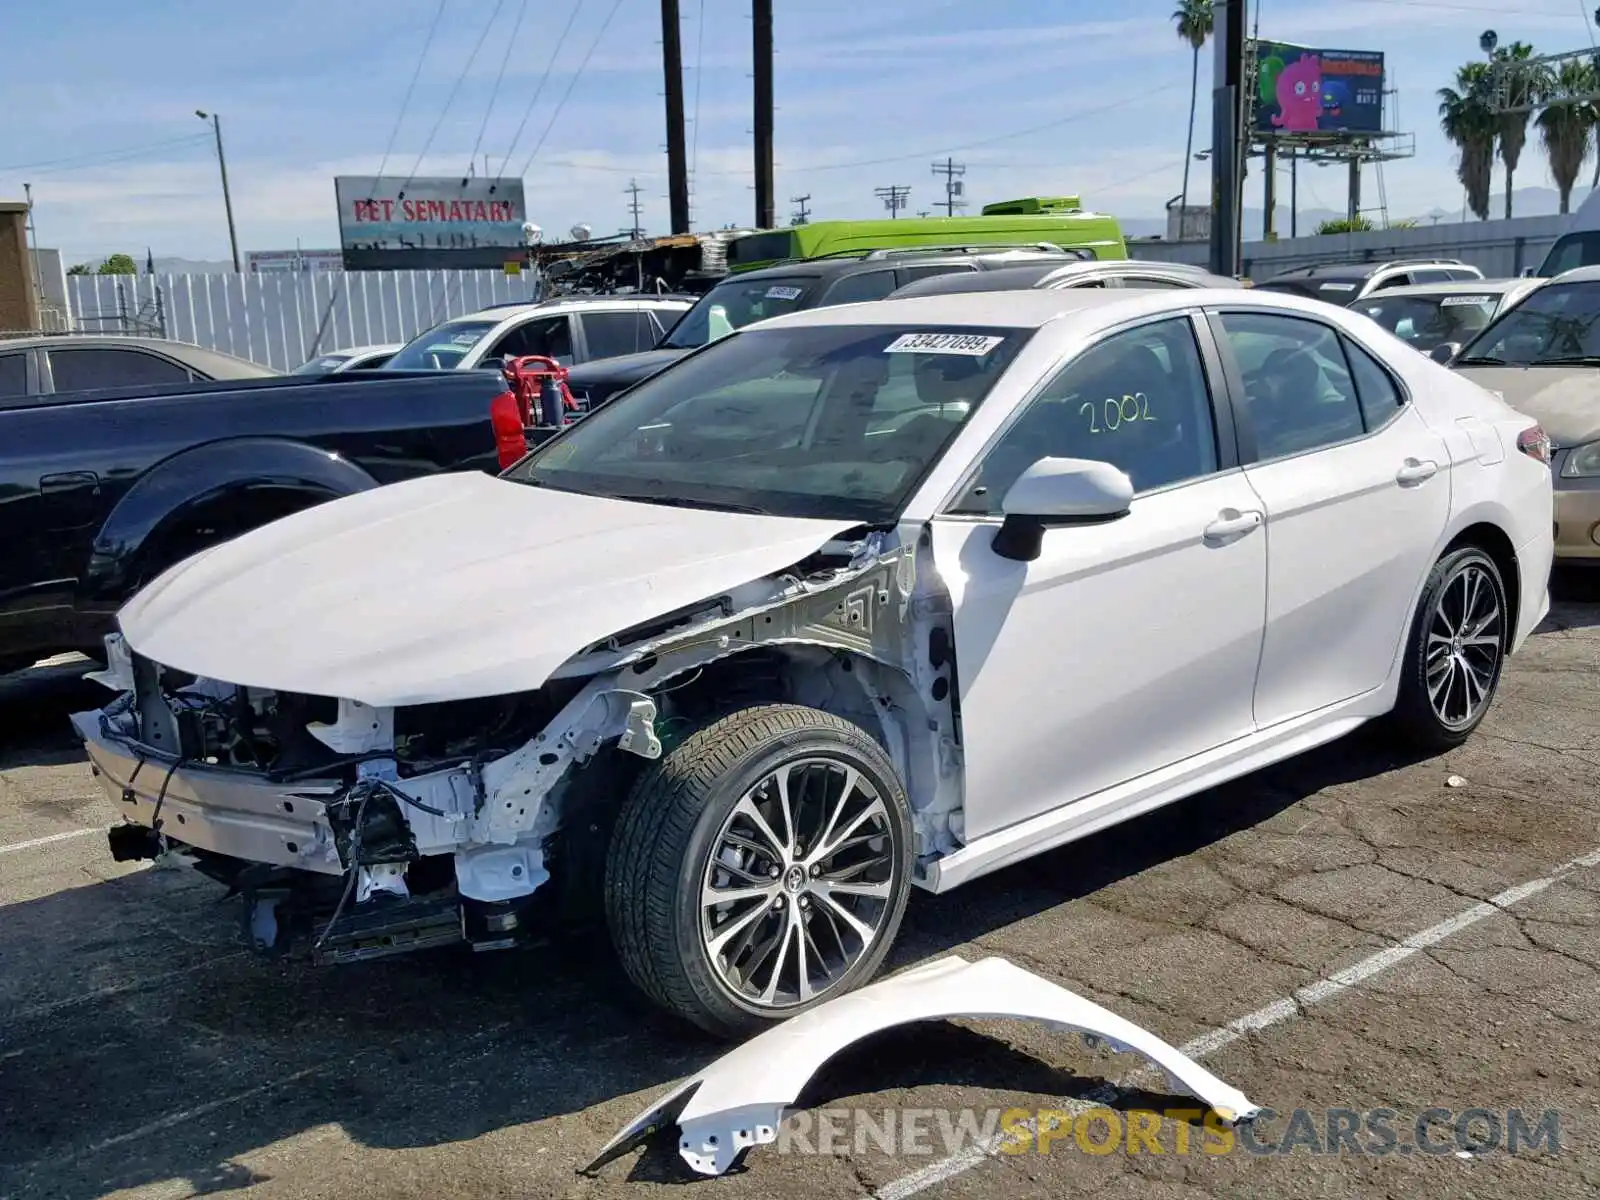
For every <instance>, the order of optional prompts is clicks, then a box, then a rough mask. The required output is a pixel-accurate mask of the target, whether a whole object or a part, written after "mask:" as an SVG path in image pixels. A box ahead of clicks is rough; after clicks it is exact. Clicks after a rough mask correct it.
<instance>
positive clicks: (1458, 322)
mask: <svg viewBox="0 0 1600 1200" xmlns="http://www.w3.org/2000/svg"><path fill="white" fill-rule="evenodd" d="M1498 301H1499V297H1497V296H1493V295H1486V294H1484V293H1477V294H1465V295H1449V294H1440V295H1436V296H1415V295H1397V294H1392V293H1391V294H1390V295H1382V294H1381V293H1380V294H1377V295H1373V296H1369V297H1368V298H1367V299H1365V300H1363V301H1361V302H1360V303H1359V304H1356V305H1355V306H1354V308H1355V311H1356V312H1359V313H1361V314H1362V315H1363V316H1366V317H1370V318H1371V319H1372V320H1374V321H1376V322H1377V323H1378V324H1379V325H1381V326H1383V327H1384V328H1385V329H1387V330H1388V331H1389V332H1390V333H1392V334H1394V335H1395V337H1397V338H1399V339H1400V340H1401V341H1403V342H1405V343H1406V344H1407V345H1409V346H1411V347H1413V348H1414V349H1417V350H1420V351H1422V353H1424V354H1426V353H1427V352H1428V351H1430V350H1432V349H1433V348H1434V347H1435V346H1442V345H1444V344H1445V343H1446V342H1463V343H1464V342H1468V341H1471V340H1472V338H1473V337H1475V336H1476V335H1477V334H1479V333H1480V332H1482V330H1483V329H1484V327H1485V326H1487V325H1488V324H1489V319H1490V318H1491V317H1492V316H1493V315H1494V310H1495V305H1496V304H1497V303H1498Z"/></svg>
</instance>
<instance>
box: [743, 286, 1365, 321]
mask: <svg viewBox="0 0 1600 1200" xmlns="http://www.w3.org/2000/svg"><path fill="white" fill-rule="evenodd" d="M1197 305H1227V306H1229V307H1241V306H1242V307H1247V308H1254V309H1263V310H1264V309H1279V310H1283V311H1286V312H1291V313H1300V314H1304V315H1310V316H1315V317H1318V318H1320V319H1322V320H1329V319H1330V313H1334V312H1338V311H1341V310H1339V309H1337V308H1335V307H1334V306H1331V305H1329V304H1327V303H1325V302H1323V301H1320V300H1311V299H1307V298H1305V297H1302V296H1295V295H1288V294H1285V293H1282V292H1257V291H1256V290H1255V289H1254V288H1239V289H1237V290H1233V289H1223V288H1194V289H1185V290H1183V291H1175V290H1167V289H1165V288H1159V289H1158V288H1127V289H1122V288H1113V289H1104V288H1059V289H1057V288H1030V289H1028V290H1026V291H1002V292H952V293H949V294H946V295H939V296H905V297H901V298H898V299H895V298H891V299H888V300H872V301H867V302H866V303H862V304H835V305H823V306H822V307H820V308H807V309H800V310H799V311H797V312H792V313H786V314H785V315H783V316H781V317H770V318H768V319H767V320H765V321H759V322H756V323H755V324H753V325H747V326H746V327H745V330H742V331H741V332H745V331H752V330H756V331H758V330H763V329H778V328H785V329H788V328H798V327H801V326H813V325H815V326H827V325H835V326H838V325H845V326H849V325H860V326H870V325H889V326H895V327H898V328H902V329H912V328H915V327H916V326H947V327H949V326H954V327H956V328H962V327H972V328H979V327H983V326H992V327H1001V328H1005V327H1009V328H1020V329H1038V328H1041V327H1043V326H1045V325H1048V324H1050V323H1051V322H1053V321H1057V320H1062V319H1067V320H1072V321H1073V322H1075V323H1080V324H1082V325H1083V326H1085V327H1086V328H1101V327H1105V326H1108V325H1114V324H1116V323H1118V322H1120V321H1123V320H1126V319H1128V318H1129V317H1135V316H1142V315H1157V314H1160V313H1163V312H1173V313H1179V312H1187V311H1189V310H1191V309H1193V308H1195V307H1196V306H1197ZM1331 319H1334V320H1337V318H1331Z"/></svg>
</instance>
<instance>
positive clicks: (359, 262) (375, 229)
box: [333, 175, 527, 271]
mask: <svg viewBox="0 0 1600 1200" xmlns="http://www.w3.org/2000/svg"><path fill="white" fill-rule="evenodd" d="M333 191H334V197H335V199H336V200H337V201H338V205H339V248H340V250H341V252H342V253H343V255H344V265H345V267H346V268H347V269H349V270H352V271H382V270H412V269H418V268H432V267H454V268H461V269H471V268H484V267H500V266H503V265H504V264H505V263H506V262H508V261H510V260H512V259H519V260H520V259H521V258H522V257H523V256H524V255H525V254H526V252H527V244H526V240H525V239H524V237H523V233H522V225H523V222H524V221H526V220H527V211H526V209H525V207H524V204H523V198H522V180H520V179H475V178H468V179H463V178H461V177H460V176H452V177H450V178H433V179H402V178H398V177H393V176H391V177H387V178H381V179H380V178H376V177H374V176H368V175H341V176H339V177H338V178H336V179H335V180H334V181H333Z"/></svg>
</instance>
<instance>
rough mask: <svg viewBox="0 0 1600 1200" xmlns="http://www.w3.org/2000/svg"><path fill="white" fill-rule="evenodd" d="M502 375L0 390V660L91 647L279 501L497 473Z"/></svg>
mask: <svg viewBox="0 0 1600 1200" xmlns="http://www.w3.org/2000/svg"><path fill="white" fill-rule="evenodd" d="M51 353H54V350H53V349H52V350H51ZM504 387H505V384H504V381H503V380H501V379H500V378H498V377H496V376H492V375H489V374H488V373H486V372H485V373H480V374H473V375H470V376H466V377H451V378H449V379H441V378H439V377H438V376H436V375H426V376H423V377H421V378H418V377H417V376H416V375H410V376H398V377H390V376H384V375H381V374H379V373H376V372H360V373H357V374H353V375H344V374H336V375H327V376H322V377H317V378H311V379H305V378H301V377H297V376H280V377H278V378H276V379H250V380H231V381H226V382H221V383H204V384H192V383H191V384H175V385H168V386H165V387H158V388H140V387H134V388H115V389H108V390H103V391H89V392H78V393H73V394H70V395H68V394H64V393H57V394H55V395H51V396H38V397H33V398H31V399H26V398H13V399H11V400H9V401H5V402H3V403H0V496H3V497H4V498H5V503H4V505H3V507H4V510H5V514H6V515H5V519H4V520H0V672H3V671H10V670H16V669H18V668H21V667H26V666H28V665H30V664H31V663H33V662H36V661H38V660H39V659H41V658H45V657H47V656H49V655H52V654H56V653H59V652H63V651H70V650H83V651H90V652H93V653H99V651H100V649H101V639H102V638H103V637H104V636H105V634H106V633H107V632H109V631H110V630H112V629H113V628H114V625H113V615H114V614H115V612H116V610H117V608H118V607H119V606H120V605H121V604H122V603H123V602H124V601H125V600H127V598H128V597H129V596H131V595H132V594H133V593H134V592H135V591H136V590H137V589H138V588H139V587H140V586H142V585H143V584H145V583H148V582H149V581H150V580H152V579H154V578H155V577H156V576H157V575H158V574H160V573H161V571H162V570H164V569H165V568H167V567H169V566H171V565H172V564H173V563H175V562H178V561H179V560H180V559H182V558H184V557H186V556H188V555H190V554H192V553H194V552H195V551H197V550H200V549H203V548H205V547H206V546H210V545H214V544H215V543H217V542H220V541H223V540H226V539H227V538H229V537H232V536H234V535H235V534H238V533H241V532H243V531H244V530H246V529H254V528H256V527H257V526H259V525H265V524H266V523H268V522H269V521H271V520H273V519H274V518H276V517H279V516H282V515H283V514H285V513H288V512H294V511H296V510H298V509H302V508H306V507H308V506H310V505H312V504H317V503H321V502H322V501H324V500H327V499H330V498H331V497H334V496H343V495H348V494H350V493H353V492H358V491H362V490H365V489H367V488H371V487H373V486H374V485H376V484H380V483H390V482H393V481H395V480H398V479H408V478H410V477H412V476H415V475H424V474H429V473H432V472H435V471H447V470H467V469H481V470H486V471H495V470H498V469H499V462H498V459H497V457H496V452H495V435H494V432H493V428H492V425H491V415H490V408H491V405H492V403H493V401H494V399H495V396H496V395H497V394H498V393H499V392H500V391H502V390H503V389H504Z"/></svg>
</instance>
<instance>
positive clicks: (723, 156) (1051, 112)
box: [0, 0, 1592, 259]
mask: <svg viewBox="0 0 1600 1200" xmlns="http://www.w3.org/2000/svg"><path fill="white" fill-rule="evenodd" d="M1591 3H1592V0H1520V3H1519V4H1517V5H1515V6H1513V5H1497V4H1496V3H1495V2H1494V0H1348V2H1346V3H1331V2H1329V0H1261V4H1260V10H1261V11H1260V14H1259V20H1260V30H1261V36H1262V37H1264V38H1272V39H1276V40H1284V41H1290V42H1299V43H1303V44H1308V45H1321V46H1328V47H1335V48H1340V49H1374V50H1383V51H1385V52H1386V53H1387V55H1388V67H1389V82H1390V86H1392V87H1397V88H1398V89H1399V97H1398V100H1399V115H1400V127H1401V128H1402V129H1404V130H1409V131H1414V132H1415V133H1416V147H1417V154H1416V157H1415V158H1413V159H1411V160H1409V161H1407V162H1404V163H1399V164H1392V165H1390V166H1388V167H1386V168H1385V169H1384V176H1383V191H1384V193H1385V194H1386V196H1387V200H1388V204H1389V208H1390V212H1391V214H1392V215H1395V216H1401V215H1413V214H1418V213H1423V212H1427V211H1429V210H1430V209H1435V208H1440V207H1442V208H1444V209H1447V210H1456V209H1458V206H1459V203H1460V191H1459V187H1458V186H1457V185H1456V183H1455V181H1454V178H1453V175H1452V152H1451V149H1450V147H1449V146H1448V144H1447V143H1445V141H1444V140H1443V138H1442V137H1441V136H1440V135H1439V133H1438V131H1437V119H1436V115H1435V107H1436V102H1435V99H1434V93H1435V90H1436V89H1437V88H1438V87H1439V86H1440V85H1441V84H1444V83H1446V82H1448V81H1449V78H1450V76H1451V75H1452V74H1453V72H1454V69H1455V68H1456V66H1458V65H1459V64H1460V63H1462V62H1463V61H1466V60H1467V59H1468V58H1471V57H1475V56H1476V55H1477V53H1478V51H1477V41H1478V35H1479V33H1480V32H1481V31H1482V30H1483V29H1484V28H1486V27H1490V28H1494V29H1496V30H1497V31H1498V32H1499V34H1500V37H1501V40H1502V42H1509V41H1511V40H1513V39H1515V38H1521V39H1523V40H1526V41H1529V42H1532V43H1533V44H1534V45H1535V46H1537V47H1538V48H1539V49H1540V50H1545V51H1555V50H1565V49H1575V48H1578V47H1581V46H1586V45H1588V44H1590V41H1591V31H1590V29H1589V26H1588V21H1587V19H1586V16H1585V14H1586V12H1587V11H1588V10H1589V8H1590V7H1591ZM681 4H682V9H683V17H684V21H683V34H682V36H683V48H684V61H685V65H686V68H687V70H686V82H685V89H686V107H687V110H688V113H689V116H690V118H691V122H692V123H691V124H690V127H689V141H690V145H691V147H692V162H693V166H694V168H695V180H694V217H695V224H696V227H709V226H717V225H724V224H729V223H740V224H745V223H748V222H750V221H751V219H752V217H753V212H752V209H753V192H752V191H751V190H750V180H751V175H750V151H749V133H748V131H749V128H750V80H749V77H748V73H749V69H750V67H749V57H750V50H749V40H750V22H749V19H748V17H749V10H748V0H703V3H702V0H681ZM614 6H615V7H614ZM1254 7H1255V6H1254V5H1253V6H1252V8H1254ZM776 8H777V10H778V12H777V18H776V33H777V43H778V55H777V66H776V84H775V87H776V96H777V104H778V114H777V133H776V138H777V158H778V169H777V170H778V181H777V186H778V197H779V201H780V205H779V213H780V217H785V216H786V214H787V212H788V210H789V207H790V206H789V204H788V203H787V201H788V199H789V198H790V197H791V196H796V195H801V194H806V193H809V194H810V196H811V200H810V207H811V211H812V214H813V217H814V218H827V217H852V216H868V215H874V214H875V213H876V212H880V211H881V209H880V207H879V205H878V202H877V201H876V200H875V199H874V197H873V194H872V193H873V189H874V188H875V187H880V186H884V185H888V184H907V185H910V186H911V188H912V192H911V200H910V204H911V209H912V210H913V211H916V210H920V209H926V208H929V207H931V205H932V204H933V202H934V201H935V200H936V199H938V198H939V184H938V182H937V181H936V180H935V178H934V177H933V174H932V171H931V165H930V164H931V162H932V160H933V159H934V158H936V157H938V156H940V155H941V154H943V153H945V152H949V153H951V154H953V155H954V156H955V157H956V159H957V160H958V161H963V162H965V163H966V164H967V175H966V182H967V187H968V192H969V195H970V196H971V198H972V199H973V200H974V201H976V202H979V203H982V202H984V201H987V200H994V199H1006V198H1010V197H1014V196H1022V195H1039V194H1060V193H1077V194H1080V195H1082V196H1083V198H1084V200H1085V202H1086V203H1087V204H1089V205H1092V206H1094V207H1097V208H1101V209H1105V210H1108V211H1111V212H1113V213H1116V214H1118V215H1121V216H1125V217H1158V216H1159V215H1160V214H1161V211H1162V206H1163V203H1164V202H1165V201H1166V200H1167V199H1168V198H1169V197H1171V196H1174V195H1175V194H1176V193H1177V192H1178V190H1179V187H1180V183H1181V175H1182V162H1183V147H1184V131H1185V124H1186V120H1187V115H1188V103H1189V69H1190V55H1189V50H1188V47H1187V46H1186V45H1185V44H1184V43H1182V42H1180V41H1179V40H1178V38H1177V37H1176V36H1175V34H1174V30H1173V24H1172V21H1171V16H1170V13H1171V9H1172V4H1171V2H1170V0H1123V2H1122V3H1119V4H1114V5H1113V4H1104V3H1090V2H1089V0H1053V2H1046V0H984V2H983V3H981V4H980V3H972V2H971V0H966V2H958V0H921V2H920V3H911V2H910V0H877V3H876V4H873V5H867V4H862V3H860V2H859V0H854V2H851V0H779V2H778V3H777V5H776ZM60 11H61V10H59V9H57V8H55V7H54V6H50V5H40V4H34V5H22V6H17V7H16V9H15V11H12V12H10V13H8V14H7V16H6V21H5V26H6V42H7V50H8V54H7V70H6V72H5V73H4V76H3V77H0V111H4V112H6V113H9V114H11V115H12V119H11V120H8V121H7V122H6V123H5V125H4V129H3V132H0V199H12V198H15V199H21V198H22V184H23V182H24V181H28V182H31V183H32V184H33V188H34V199H35V204H36V209H35V213H36V218H37V224H38V229H39V238H40V244H42V245H45V246H60V247H62V248H63V249H64V250H65V251H66V252H67V254H68V255H69V257H71V258H73V259H82V258H92V257H97V256H101V255H104V254H108V253H111V252H114V251H117V250H126V251H129V252H132V253H134V254H136V255H137V256H139V257H140V258H141V259H142V257H143V254H144V250H145V247H146V246H150V247H153V248H154V250H155V252H156V254H157V255H178V256H185V257H192V258H222V257H225V256H226V252H227V227H226V224H225V220H224V216H223V209H222V203H221V193H220V187H219V184H218V180H217V171H216V159H215V156H214V154H213V152H212V150H211V143H210V140H209V132H208V127H207V126H205V125H202V123H201V121H200V120H199V119H198V118H197V117H196V116H195V115H194V110H195V109H196V108H205V109H215V110H217V111H218V112H220V114H221V116H222V121H223V135H224V138H225V140H226V146H227V153H228V166H229V173H230V177H231V182H232V185H233V195H234V204H235V209H236V215H237V218H238V226H239V236H240V242H241V245H242V247H243V248H244V249H246V250H249V249H278V248H284V247H292V246H293V245H294V244H295V242H296V240H297V239H298V240H299V241H300V242H301V243H302V244H303V245H305V246H306V247H308V248H309V247H314V246H331V245H336V244H337V237H336V218H335V209H334V198H333V182H332V180H333V176H334V175H336V174H367V173H376V172H377V170H378V168H379V167H380V165H384V164H385V157H384V156H385V149H386V147H388V146H389V145H390V142H391V138H392V140H393V149H392V150H391V151H390V153H389V155H388V158H387V164H386V173H391V174H392V173H399V174H401V175H404V174H406V173H408V172H412V171H413V170H415V171H416V172H417V173H419V174H424V175H426V174H431V173H439V174H446V175H456V174H461V173H463V172H464V171H465V169H466V166H467V163H468V161H469V160H470V157H471V155H472V152H473V148H474V146H477V147H478V151H477V153H478V161H479V162H480V163H481V162H482V156H483V155H484V154H485V153H489V154H491V155H492V156H493V165H494V166H495V167H496V168H499V166H500V164H501V161H502V160H503V159H506V158H507V157H508V156H509V163H510V167H509V170H510V172H511V173H513V174H515V173H517V172H518V171H520V170H521V169H522V168H523V166H524V164H526V163H528V162H529V159H530V156H532V154H533V151H534V150H535V148H536V146H537V148H538V154H537V156H536V157H533V158H532V162H531V166H529V168H528V170H527V173H526V180H527V195H528V203H529V208H530V215H531V217H532V219H533V220H535V221H537V222H539V223H540V224H541V225H543V226H544V227H545V228H546V229H549V230H564V229H566V228H568V227H569V226H570V225H572V224H573V223H574V222H577V221H585V222H588V223H589V224H590V225H591V226H592V227H593V228H594V229H595V231H596V232H597V233H610V232H613V231H614V230H616V229H619V228H622V227H624V226H626V225H627V224H628V220H629V218H628V212H627V200H628V198H627V196H626V195H625V194H624V190H623V189H624V188H626V187H627V185H628V183H629V180H630V178H637V179H638V182H639V184H640V185H641V187H642V188H643V189H644V192H643V195H642V197H641V198H642V200H643V203H644V223H645V225H646V227H647V228H649V229H651V230H652V231H657V232H659V231H663V230H664V229H665V227H666V224H667V202H666V199H665V192H666V178H665V166H666V163H665V154H664V153H663V151H662V146H663V143H664V132H663V117H662V103H661V99H660V93H661V83H662V81H661V68H660V60H659V53H660V50H659V37H660V30H659V6H658V4H657V3H656V0H583V2H582V3H581V4H575V3H574V0H445V4H444V10H443V14H444V15H443V19H442V21H441V22H440V24H439V29H438V33H437V35H436V36H435V38H434V39H433V41H432V44H431V46H430V48H429V51H428V54H427V56H426V57H425V59H424V60H423V62H422V67H421V71H420V76H419V79H418V82H417V85H416V88H415V91H414V94H413V96H412V99H411V103H410V105H409V108H408V109H407V110H406V112H405V114H404V119H403V120H401V121H400V122H399V126H398V131H396V122H397V118H398V117H399V116H400V113H401V101H402V98H403V97H404V95H405V92H406V89H407V84H408V82H409V81H410V80H411V78H412V76H413V72H414V71H416V70H417V64H418V56H419V54H420V52H421V50H422V47H423V44H424V40H425V37H426V34H427V32H428V29H429V26H430V24H431V23H432V22H433V20H434V15H435V13H436V12H437V11H438V0H383V2H382V3H379V2H377V0H274V2H273V3H269V4H256V3H242V2H239V0H231V2H229V3H223V4H218V3H214V2H213V3H208V4H206V3H199V2H198V0H140V2H139V3H138V4H128V3H126V2H125V0H77V3H75V4H73V6H72V19H71V20H70V21H68V20H66V19H64V18H62V17H61V16H60V15H59V13H60ZM574 12H576V16H575V18H574V17H573V14H574ZM491 15H493V18H494V19H493V24H492V25H490V17H491ZM608 17H609V18H610V20H609V24H607V19H608ZM569 18H571V19H572V20H573V24H572V28H571V33H570V35H569V36H568V39H567V41H566V43H565V46H564V47H563V49H562V53H561V55H560V57H559V61H558V62H557V64H556V66H555V68H554V70H553V71H551V72H550V74H549V76H548V78H547V79H546V80H545V83H544V88H543V92H542V94H541V95H539V96H538V98H537V102H536V103H533V102H534V101H535V92H536V89H537V88H538V85H539V82H540V78H541V76H543V75H544V74H545V70H546V66H547V63H548V61H549V59H550V57H551V51H552V49H553V48H554V46H555V43H556V41H557V39H558V38H559V36H560V34H561V32H562V29H563V28H564V27H565V26H566V25H567V22H568V20H569ZM603 26H604V29H603V31H602V27H603ZM514 28H515V29H516V36H515V38H514V39H513V38H512V32H513V29H514ZM486 29H487V30H488V33H487V36H486V37H484V34H485V30H486ZM480 37H483V38H484V41H483V45H482V49H481V51H480V52H479V53H478V55H477V58H476V60H475V61H474V62H473V63H472V65H471V67H470V69H466V70H465V73H464V74H463V71H464V68H467V64H468V61H469V57H470V56H471V55H472V52H473V48H474V45H475V44H476V43H478V41H479V39H480ZM508 46H509V47H510V53H509V55H507V52H506V51H507V47H508ZM591 48H592V53H591ZM586 55H587V56H588V62H587V65H586V66H584V67H583V69H582V70H581V72H580V71H579V69H578V68H579V66H580V64H582V63H583V60H584V58H585V56H586ZM1210 59H1211V54H1210V50H1209V48H1208V50H1207V51H1206V52H1205V53H1203V54H1202V55H1201V63H1200V87H1201V101H1200V112H1201V119H1200V122H1199V128H1198V130H1197V145H1205V144H1208V142H1209V136H1210V135H1209V129H1208V125H1209V122H1208V120H1207V119H1206V116H1205V114H1206V113H1207V111H1208V95H1207V91H1208V89H1209V87H1210ZM502 61H504V62H505V64H506V65H505V72H504V75H503V78H501V79H500V83H499V88H498V94H494V91H495V82H496V77H497V75H499V73H500V68H501V63H502ZM458 85H459V86H458ZM569 88H570V93H569ZM452 91H454V93H455V94H454V98H453V99H451V93H452ZM564 96H566V97H567V98H566V100H565V103H564V104H561V101H562V99H563V97H564ZM491 98H493V104H492V105H491ZM447 101H449V107H448V109H447V108H446V104H447ZM530 104H532V107H531V108H530ZM558 104H559V105H560V107H559V111H558ZM19 116H21V117H23V118H24V119H18V117H19ZM519 125H521V126H522V127H523V132H522V135H521V137H520V138H517V137H516V133H517V129H518V127H519ZM547 129H548V135H546V130H547ZM1029 130H1032V131H1033V132H1026V131H1029ZM430 135H431V141H430ZM541 139H543V141H542V145H540V142H541ZM513 147H514V149H513ZM1204 170H1205V168H1204V167H1203V166H1202V167H1200V168H1199V171H1202V172H1203V171H1204ZM1517 182H1518V185H1519V186H1535V185H1540V184H1547V183H1548V177H1547V174H1546V172H1545V169H1544V165H1543V162H1542V160H1541V155H1540V154H1539V152H1538V148H1537V146H1536V145H1531V146H1530V148H1529V151H1528V154H1527V156H1526V157H1525V159H1524V164H1523V168H1522V170H1521V171H1520V172H1519V174H1518V180H1517ZM1342 186H1343V178H1342V173H1340V172H1336V171H1302V172H1301V173H1300V191H1301V205H1302V207H1324V208H1342V207H1343V195H1342ZM1376 186H1377V184H1376V181H1375V180H1372V181H1369V182H1368V184H1367V195H1368V198H1369V199H1371V198H1372V197H1374V196H1375V195H1376V194H1377V193H1376V190H1375V189H1376ZM1204 187H1205V184H1204V180H1203V179H1202V180H1201V181H1200V182H1199V183H1198V184H1197V185H1192V189H1191V190H1192V192H1193V193H1195V194H1199V193H1203V191H1204ZM1284 194H1285V195H1286V188H1285V189H1284ZM1247 203H1249V204H1251V205H1252V206H1256V205H1259V203H1260V196H1259V191H1258V190H1257V188H1256V187H1255V186H1253V187H1252V196H1251V198H1250V199H1249V200H1248V201H1247Z"/></svg>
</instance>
